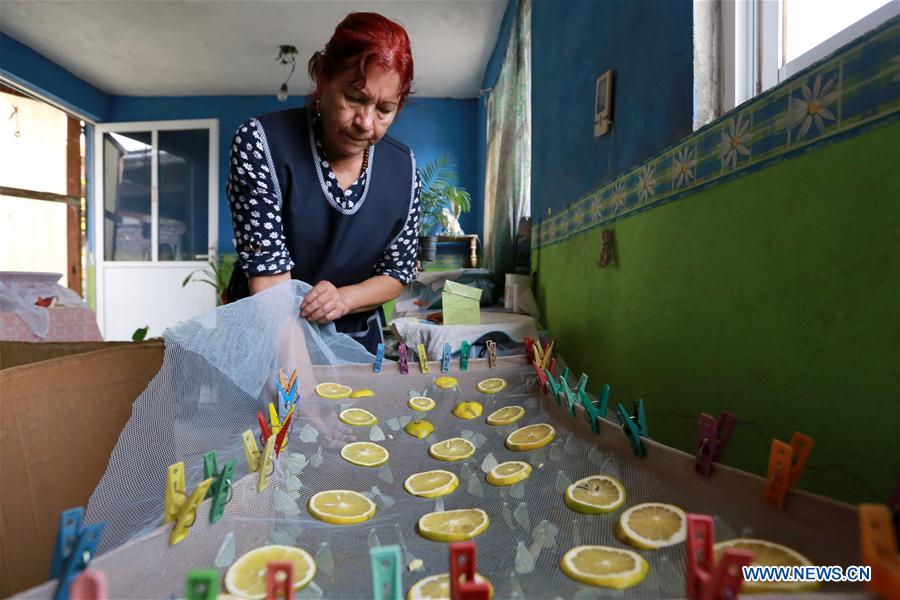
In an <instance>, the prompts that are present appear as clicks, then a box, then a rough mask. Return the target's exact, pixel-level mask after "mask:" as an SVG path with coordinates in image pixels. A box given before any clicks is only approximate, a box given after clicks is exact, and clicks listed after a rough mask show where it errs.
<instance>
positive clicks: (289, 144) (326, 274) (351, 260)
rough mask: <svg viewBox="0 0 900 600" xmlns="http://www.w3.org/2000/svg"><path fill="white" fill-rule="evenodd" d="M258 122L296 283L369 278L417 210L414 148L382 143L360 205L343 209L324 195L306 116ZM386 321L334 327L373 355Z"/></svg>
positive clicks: (370, 316)
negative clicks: (279, 198)
mask: <svg viewBox="0 0 900 600" xmlns="http://www.w3.org/2000/svg"><path fill="white" fill-rule="evenodd" d="M259 121H260V123H261V124H262V128H263V131H264V132H265V136H266V141H267V142H268V148H269V151H270V153H271V158H272V165H273V166H274V168H275V175H276V176H277V178H278V186H279V188H280V189H281V194H282V207H281V214H282V223H283V226H284V233H285V239H286V241H287V249H288V251H289V252H290V255H291V258H292V259H293V261H294V265H295V266H294V269H293V271H291V277H292V278H293V279H299V280H301V281H305V282H307V283H309V284H311V285H315V284H316V283H318V282H320V281H323V280H327V281H330V282H331V283H333V284H334V285H335V287H343V286H347V285H354V284H358V283H361V282H363V281H365V280H366V279H368V278H370V277H372V276H373V275H374V273H373V269H374V267H375V263H376V262H378V260H379V259H380V258H381V256H382V254H383V253H384V250H385V248H387V247H388V246H389V245H390V244H391V243H393V241H394V240H395V239H396V238H397V237H398V236H399V235H400V233H401V231H403V226H404V225H405V224H406V219H407V216H408V215H409V212H410V209H411V207H412V194H413V182H414V179H415V175H414V173H415V161H414V160H413V157H412V153H411V152H410V150H409V148H407V147H406V146H404V145H403V144H401V143H399V142H397V141H396V140H393V139H391V138H388V137H384V138H382V139H381V141H379V142H378V143H377V144H376V145H375V146H374V147H373V148H372V149H371V151H370V153H369V164H368V167H367V169H369V175H368V177H367V182H366V183H367V188H366V189H365V190H364V191H363V195H362V196H361V197H360V201H358V202H356V204H355V206H353V207H352V208H350V209H342V208H340V205H339V204H338V205H337V206H335V205H334V204H333V201H331V200H329V198H328V196H327V195H326V193H325V183H324V181H322V180H321V176H320V172H319V170H318V168H317V161H316V158H315V156H314V153H316V152H317V149H316V147H315V141H314V134H313V130H312V123H311V120H310V119H308V115H307V110H306V109H305V108H300V109H293V110H285V111H280V112H276V113H271V114H268V115H264V116H262V117H260V118H259ZM332 187H334V188H335V189H337V186H336V185H333V186H332ZM383 323H384V312H383V311H382V309H381V307H379V308H377V309H376V310H373V311H370V312H365V313H356V314H350V315H346V316H344V317H341V318H340V319H338V320H337V321H335V322H334V324H335V326H336V327H337V330H338V331H341V332H343V333H346V334H348V335H350V336H352V337H353V338H354V339H356V341H358V342H359V343H360V344H362V345H363V346H365V347H366V349H367V350H369V352H373V353H374V352H375V350H376V348H377V346H378V344H379V343H380V342H383V341H384V338H383V336H382V331H381V328H382V324H383Z"/></svg>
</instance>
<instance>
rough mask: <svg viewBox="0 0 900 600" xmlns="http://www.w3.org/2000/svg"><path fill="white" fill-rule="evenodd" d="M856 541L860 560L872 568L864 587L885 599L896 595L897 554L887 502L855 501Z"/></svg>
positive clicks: (899, 591)
mask: <svg viewBox="0 0 900 600" xmlns="http://www.w3.org/2000/svg"><path fill="white" fill-rule="evenodd" d="M859 541H860V545H861V552H860V555H861V557H862V562H863V564H865V565H868V566H869V567H871V569H872V579H871V581H868V582H866V584H865V586H866V589H867V590H869V591H870V592H872V593H873V594H875V595H878V596H881V597H883V598H885V600H898V599H900V554H898V553H897V535H896V533H895V531H894V524H893V522H892V521H891V511H890V510H889V509H888V507H887V506H885V505H884V504H860V505H859Z"/></svg>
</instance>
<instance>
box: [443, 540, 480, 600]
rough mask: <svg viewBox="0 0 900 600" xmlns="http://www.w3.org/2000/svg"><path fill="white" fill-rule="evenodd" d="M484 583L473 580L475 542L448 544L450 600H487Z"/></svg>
mask: <svg viewBox="0 0 900 600" xmlns="http://www.w3.org/2000/svg"><path fill="white" fill-rule="evenodd" d="M489 595H490V588H489V587H488V583H487V582H486V581H476V580H475V542H453V543H451V544H450V600H488V597H489Z"/></svg>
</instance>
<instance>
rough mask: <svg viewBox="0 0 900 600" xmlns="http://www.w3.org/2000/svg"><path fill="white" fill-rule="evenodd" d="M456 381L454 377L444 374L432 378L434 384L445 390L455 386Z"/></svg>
mask: <svg viewBox="0 0 900 600" xmlns="http://www.w3.org/2000/svg"><path fill="white" fill-rule="evenodd" d="M457 383H458V382H457V381H456V377H448V376H446V375H444V376H442V377H438V378H436V379H435V380H434V385H436V386H438V387H439V388H443V389H445V390H449V389H453V388H455V387H456V384H457Z"/></svg>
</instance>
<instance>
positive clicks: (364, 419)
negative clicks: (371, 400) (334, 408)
mask: <svg viewBox="0 0 900 600" xmlns="http://www.w3.org/2000/svg"><path fill="white" fill-rule="evenodd" d="M338 419H340V420H341V421H343V422H344V423H346V424H347V425H374V424H375V423H377V422H378V418H377V417H376V416H375V415H373V414H372V413H370V412H369V411H367V410H364V409H362V408H348V409H347V410H344V411H341V414H339V415H338Z"/></svg>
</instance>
